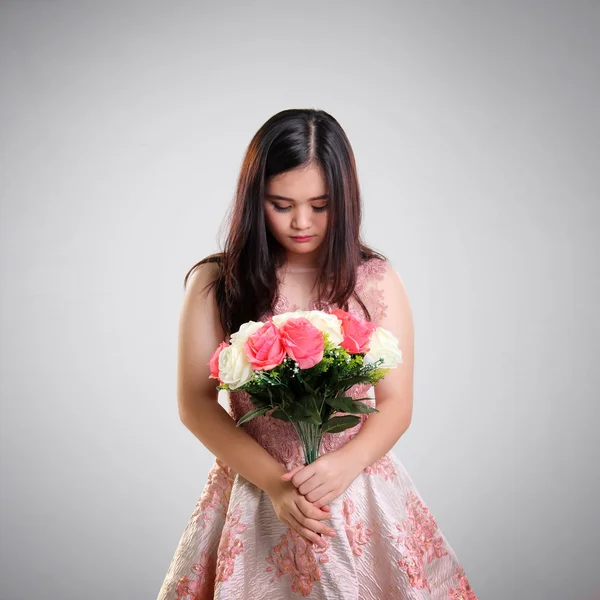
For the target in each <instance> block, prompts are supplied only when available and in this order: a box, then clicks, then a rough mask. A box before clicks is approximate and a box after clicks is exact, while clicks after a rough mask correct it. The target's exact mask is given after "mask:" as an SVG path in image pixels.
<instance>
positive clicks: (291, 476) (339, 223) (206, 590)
mask: <svg viewBox="0 0 600 600" xmlns="http://www.w3.org/2000/svg"><path fill="white" fill-rule="evenodd" d="M360 224H361V199H360V190H359V185H358V180H357V174H356V165H355V161H354V155H353V152H352V149H351V146H350V143H349V141H348V139H347V137H346V135H345V133H344V131H343V129H342V128H341V126H340V125H339V123H338V122H337V121H336V120H335V119H334V118H333V117H332V116H331V115H329V114H327V113H326V112H323V111H319V110H312V109H306V110H300V109H298V110H295V109H294V110H284V111H282V112H280V113H278V114H276V115H274V116H273V117H271V118H270V119H269V120H268V121H267V122H266V123H265V124H264V125H263V126H262V127H261V128H260V129H259V130H258V132H257V133H256V135H255V136H254V138H253V139H252V141H251V143H250V145H249V147H248V149H247V152H246V156H245V159H244V162H243V165H242V169H241V173H240V176H239V180H238V186H237V191H236V198H235V203H234V206H233V213H232V215H231V221H230V227H229V234H228V237H227V241H226V245H225V248H224V250H223V252H221V253H219V254H214V255H211V256H209V257H207V258H205V259H204V260H202V261H200V262H199V263H197V264H196V265H194V266H193V267H192V268H191V269H190V271H189V272H188V273H187V275H186V278H185V281H184V286H186V285H187V288H186V294H185V298H184V303H183V308H182V312H181V318H180V329H179V370H178V401H179V413H180V416H181V420H182V422H183V423H184V424H185V425H186V427H187V428H188V429H190V431H191V432H192V433H193V434H194V435H195V436H196V437H198V439H199V440H200V441H201V442H202V443H203V444H204V445H205V446H206V447H207V448H208V449H209V450H210V451H211V452H212V453H213V454H214V455H215V457H216V458H215V462H214V464H213V466H212V468H211V470H210V472H209V475H208V481H207V483H206V485H205V487H204V489H203V492H202V495H201V496H200V498H199V499H198V503H197V505H196V507H195V510H194V512H193V514H192V516H191V518H190V520H189V523H188V524H187V526H186V528H185V531H184V533H183V535H182V537H181V540H180V542H179V545H178V547H177V549H176V551H175V555H174V556H173V560H172V561H171V565H170V567H169V570H168V573H167V575H166V577H165V580H164V583H163V586H162V588H161V590H160V593H159V596H158V598H159V600H173V599H176V598H181V599H185V600H188V599H209V598H215V599H219V600H224V599H227V600H229V599H231V600H233V599H238V598H239V599H242V598H244V599H245V598H257V599H258V598H261V599H262V598H264V599H271V598H272V599H273V600H281V599H285V598H298V597H306V598H314V599H317V598H319V599H326V600H329V599H331V600H346V599H348V600H349V599H353V600H354V599H356V598H360V599H361V600H363V599H364V600H366V599H374V600H384V599H386V600H387V599H390V600H391V599H396V598H397V599H400V598H402V599H411V598H414V599H416V598H419V599H424V598H435V599H442V598H444V599H446V598H448V599H456V600H458V599H461V600H476V596H475V593H474V592H473V590H472V589H471V587H470V585H469V582H468V580H467V577H466V575H465V573H464V570H463V569H462V567H461V565H460V563H459V561H458V559H457V557H456V554H455V553H454V551H453V550H452V548H451V547H450V545H449V544H448V542H447V540H446V539H445V537H444V535H443V534H442V532H441V530H440V529H439V527H438V525H437V523H436V521H435V519H434V517H433V516H432V515H431V513H430V511H429V510H428V508H427V506H426V504H425V503H424V502H423V499H422V498H421V496H420V495H419V493H418V491H417V489H416V487H415V485H414V483H413V482H412V480H411V478H410V476H409V474H408V473H407V472H406V469H405V468H404V466H403V465H402V463H401V462H400V460H399V459H398V458H397V457H396V455H395V454H394V453H393V452H392V450H391V449H392V447H393V446H394V445H395V444H396V442H397V441H398V439H399V438H400V436H401V435H402V434H403V433H404V431H406V429H407V428H408V426H409V425H410V422H411V416H412V402H413V319H412V312H411V309H410V305H409V301H408V298H407V295H406V290H405V288H404V285H403V284H402V281H401V279H400V276H399V274H398V273H397V272H396V271H395V270H394V269H393V267H392V266H391V264H390V263H389V262H388V261H387V260H386V258H385V257H384V256H383V255H381V254H379V253H378V252H376V251H374V250H372V249H371V248H369V247H368V246H367V245H366V244H365V243H364V242H363V241H362V240H361V236H360ZM333 308H342V309H343V310H347V311H348V312H350V313H353V314H356V315H358V316H361V317H363V318H366V319H368V320H370V321H373V322H374V323H376V324H378V325H380V326H382V327H384V328H386V329H388V330H389V331H391V332H392V333H393V334H394V335H395V336H396V337H397V338H398V339H399V341H400V348H401V350H402V363H401V364H400V365H399V366H398V368H396V369H392V370H390V372H389V373H388V374H387V375H386V377H385V378H384V379H383V380H382V381H381V382H380V383H378V384H377V386H376V388H375V389H373V388H372V387H371V386H368V385H367V384H359V385H356V386H354V387H353V388H351V389H350V390H349V391H348V393H349V395H352V396H353V397H355V398H364V397H365V396H369V397H370V398H372V399H371V400H367V401H365V402H367V403H370V405H371V406H375V403H376V405H377V409H378V411H379V412H378V413H371V414H368V415H367V414H363V415H360V417H361V421H360V422H359V423H358V424H357V425H356V426H355V427H353V428H350V429H347V430H345V431H344V432H342V433H326V434H324V437H323V440H322V454H321V456H319V458H318V459H317V460H316V461H315V462H313V463H310V464H309V465H306V466H305V465H304V458H303V454H302V450H301V446H300V444H299V442H298V439H297V437H296V435H295V432H294V430H293V429H292V426H291V424H290V423H287V422H284V421H281V420H278V419H275V418H272V417H270V416H269V415H264V416H261V417H257V418H255V419H253V420H251V421H248V422H246V423H244V424H243V425H242V426H240V427H237V426H236V422H237V421H238V419H240V418H241V417H242V416H243V415H244V414H245V413H246V412H248V411H249V410H250V409H252V408H253V405H252V403H251V402H250V400H249V397H248V395H247V394H246V393H245V392H235V391H232V392H229V409H228V411H226V410H225V409H223V408H222V407H221V405H220V404H219V403H218V402H217V391H216V389H215V382H214V379H210V378H209V374H210V370H209V361H210V358H211V355H212V354H213V352H214V350H215V348H217V347H218V346H219V344H220V343H222V342H223V341H225V342H228V341H229V338H230V335H231V334H232V333H233V332H235V331H237V330H238V328H239V327H240V325H241V324H242V323H244V322H247V321H262V320H266V319H268V318H269V317H270V316H272V315H274V314H281V313H283V312H289V311H294V310H298V309H300V310H325V311H329V310H330V309H333ZM373 392H374V393H375V398H374V399H373V397H372V393H373Z"/></svg>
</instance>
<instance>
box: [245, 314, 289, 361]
mask: <svg viewBox="0 0 600 600" xmlns="http://www.w3.org/2000/svg"><path fill="white" fill-rule="evenodd" d="M244 350H245V352H246V356H247V357H248V362H249V363H250V364H251V365H252V368H253V369H256V370H262V371H269V370H270V369H274V368H275V367H276V366H277V365H280V364H281V363H282V362H283V359H284V358H285V347H284V346H283V341H282V339H281V335H280V333H279V329H278V328H277V326H276V325H275V324H274V323H273V321H270V320H269V321H267V322H266V323H265V324H264V325H263V326H262V327H260V328H259V329H257V330H256V331H255V332H254V333H253V334H252V335H251V336H249V337H248V340H247V341H246V342H245V343H244Z"/></svg>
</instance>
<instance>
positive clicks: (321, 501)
mask: <svg viewBox="0 0 600 600" xmlns="http://www.w3.org/2000/svg"><path fill="white" fill-rule="evenodd" d="M360 471H361V469H360V466H359V465H357V464H356V463H355V462H354V461H353V460H352V459H351V458H350V456H349V455H347V454H344V453H343V452H340V451H339V450H333V451H331V452H327V453H326V454H322V455H321V456H319V458H317V460H315V461H314V462H312V463H310V464H308V465H299V466H297V467H295V468H294V469H292V470H291V471H288V472H287V473H284V474H283V475H282V476H281V480H282V481H290V480H291V482H292V483H293V484H294V486H295V487H296V488H298V491H299V492H300V494H302V495H303V496H304V497H305V498H306V500H308V501H309V502H312V503H313V505H314V506H315V507H317V508H321V507H323V506H325V505H326V504H327V503H329V502H331V501H332V500H335V499H336V498H338V497H339V496H341V495H342V494H343V493H344V492H345V491H346V489H347V488H348V486H349V485H350V484H351V483H352V482H353V481H354V480H355V479H356V478H357V477H358V474H359V473H360Z"/></svg>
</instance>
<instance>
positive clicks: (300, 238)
mask: <svg viewBox="0 0 600 600" xmlns="http://www.w3.org/2000/svg"><path fill="white" fill-rule="evenodd" d="M291 237H292V239H293V240H294V241H295V242H308V240H311V239H312V238H313V237H314V236H312V235H296V236H291Z"/></svg>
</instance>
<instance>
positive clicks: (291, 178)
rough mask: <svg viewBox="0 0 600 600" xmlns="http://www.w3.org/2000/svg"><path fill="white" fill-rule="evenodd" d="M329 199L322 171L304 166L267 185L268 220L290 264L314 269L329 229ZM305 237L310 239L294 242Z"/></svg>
mask: <svg viewBox="0 0 600 600" xmlns="http://www.w3.org/2000/svg"><path fill="white" fill-rule="evenodd" d="M328 203H329V197H328V195H327V184H326V182H325V179H324V177H323V174H322V173H321V171H320V169H319V168H318V167H316V166H314V165H311V166H308V167H301V168H297V169H293V170H292V171H287V172H286V173H280V174H279V175H276V176H275V177H271V178H270V180H268V181H267V184H266V193H265V200H264V204H265V217H266V221H267V227H268V228H269V230H270V231H271V233H272V235H273V237H274V238H275V239H276V240H277V241H278V242H279V243H280V244H281V245H282V246H283V247H284V248H285V250H286V252H287V255H288V262H295V263H298V264H306V265H309V266H312V265H313V264H315V263H316V261H317V256H318V254H319V247H320V246H321V244H322V243H323V240H324V238H325V231H326V230H327V212H328ZM297 236H306V237H307V238H308V239H306V240H302V239H294V238H295V237H297Z"/></svg>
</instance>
